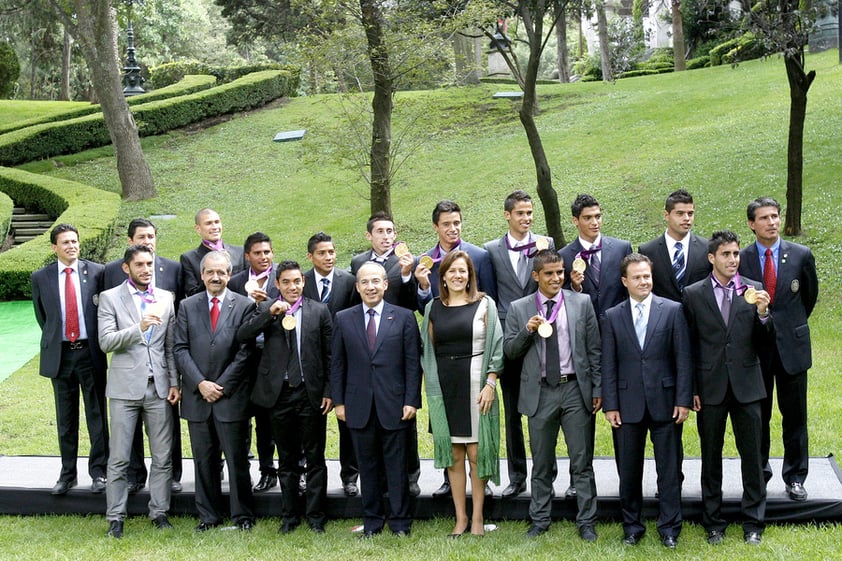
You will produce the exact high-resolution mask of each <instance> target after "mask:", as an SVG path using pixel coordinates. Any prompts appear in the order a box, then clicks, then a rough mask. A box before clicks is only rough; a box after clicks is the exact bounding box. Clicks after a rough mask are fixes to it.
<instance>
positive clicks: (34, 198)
mask: <svg viewBox="0 0 842 561" xmlns="http://www.w3.org/2000/svg"><path fill="white" fill-rule="evenodd" d="M0 191H3V192H4V193H6V194H7V195H8V196H10V197H11V198H12V199H13V200H14V201H15V202H16V203H18V204H20V205H23V206H26V207H27V208H32V209H37V210H40V211H42V212H44V213H47V214H49V215H50V216H57V217H58V218H57V221H58V222H67V223H70V224H73V225H74V226H76V227H77V228H78V229H79V236H80V241H81V242H82V251H81V256H82V257H85V258H87V259H93V260H97V261H100V260H102V257H103V256H104V255H105V250H106V249H107V248H108V245H109V243H111V240H112V237H113V235H114V226H115V224H116V222H117V214H118V212H119V210H120V196H119V195H117V194H116V193H110V192H107V191H101V190H99V189H94V188H93V187H88V186H87V185H82V184H81V183H76V182H73V181H67V180H65V179H59V178H55V177H48V176H44V175H37V174H33V173H28V172H25V171H22V170H17V169H10V168H2V167H0ZM91 201H96V204H91ZM54 259H55V255H54V254H53V252H52V249H51V248H50V234H49V232H45V233H44V234H42V235H40V236H39V237H37V238H35V239H34V240H31V241H28V242H26V243H25V244H22V245H19V246H17V247H15V248H12V249H10V250H9V251H6V252H4V253H2V254H0V300H10V299H21V298H31V297H32V292H31V288H30V285H29V277H30V275H31V274H32V272H33V271H35V270H36V269H39V268H41V267H43V266H44V265H46V264H47V263H49V262H51V261H53V260H54Z"/></svg>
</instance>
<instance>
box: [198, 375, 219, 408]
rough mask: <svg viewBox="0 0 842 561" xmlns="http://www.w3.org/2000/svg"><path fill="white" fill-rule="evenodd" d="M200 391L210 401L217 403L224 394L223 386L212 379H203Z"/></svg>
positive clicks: (200, 383)
mask: <svg viewBox="0 0 842 561" xmlns="http://www.w3.org/2000/svg"><path fill="white" fill-rule="evenodd" d="M199 393H201V394H202V397H203V398H204V399H205V401H207V402H208V403H215V402H216V401H218V400H219V399H220V398H221V397H222V396H223V395H224V394H223V393H222V386H220V385H219V384H217V383H216V382H211V381H210V380H202V381H201V382H199Z"/></svg>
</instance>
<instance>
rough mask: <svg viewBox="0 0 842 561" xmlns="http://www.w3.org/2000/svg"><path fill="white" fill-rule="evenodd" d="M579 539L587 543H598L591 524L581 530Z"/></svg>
mask: <svg viewBox="0 0 842 561" xmlns="http://www.w3.org/2000/svg"><path fill="white" fill-rule="evenodd" d="M579 537H580V538H582V539H583V540H585V541H586V542H590V543H593V542H595V541H596V530H595V529H594V527H593V526H591V525H590V524H588V525H585V526H582V527H581V528H579Z"/></svg>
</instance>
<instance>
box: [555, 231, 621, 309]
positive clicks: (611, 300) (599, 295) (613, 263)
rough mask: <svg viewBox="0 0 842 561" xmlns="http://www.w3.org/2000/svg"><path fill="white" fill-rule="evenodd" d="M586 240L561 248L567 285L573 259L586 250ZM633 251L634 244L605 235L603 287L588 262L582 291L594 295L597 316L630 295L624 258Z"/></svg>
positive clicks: (603, 242)
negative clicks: (623, 271) (622, 271)
mask: <svg viewBox="0 0 842 561" xmlns="http://www.w3.org/2000/svg"><path fill="white" fill-rule="evenodd" d="M582 250H583V248H582V244H580V243H579V238H578V237H577V238H576V239H575V240H573V241H572V242H570V243H569V244H567V245H566V246H564V248H563V249H562V250H561V251H559V254H560V255H561V258H562V259H563V260H564V270H565V271H567V274H565V275H564V288H570V273H569V271H572V270H573V260H574V259H576V254H578V253H579V252H580V251H582ZM631 252H632V247H631V244H630V243H629V242H627V241H626V240H618V239H617V238H610V237H608V236H602V255H601V256H600V269H599V288H597V286H596V285H595V284H594V278H593V269H592V268H591V267H590V266H588V268H587V269H586V270H585V281H584V282H583V283H582V292H583V293H585V294H588V295H589V296H590V297H591V302H592V303H593V309H594V311H595V312H596V315H597V317H599V316H601V315H602V312H604V311H605V310H607V309H608V308H611V307H614V306H616V305H617V304H619V303H620V302H622V301H623V299H624V298H628V295H629V294H628V292H627V291H626V287H625V286H623V281H621V280H620V261H622V260H623V257H625V256H626V255H628V254H629V253H631Z"/></svg>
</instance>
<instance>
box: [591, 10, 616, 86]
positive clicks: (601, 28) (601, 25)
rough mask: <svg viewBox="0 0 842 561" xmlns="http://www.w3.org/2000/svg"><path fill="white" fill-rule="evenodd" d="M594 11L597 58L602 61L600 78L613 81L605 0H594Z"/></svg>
mask: <svg viewBox="0 0 842 561" xmlns="http://www.w3.org/2000/svg"><path fill="white" fill-rule="evenodd" d="M593 7H594V10H595V11H596V33H597V36H598V37H599V60H600V61H601V63H602V80H603V81H604V82H613V81H614V70H613V69H612V68H611V45H610V44H609V41H608V17H607V16H606V15H605V0H594V6H593Z"/></svg>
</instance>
